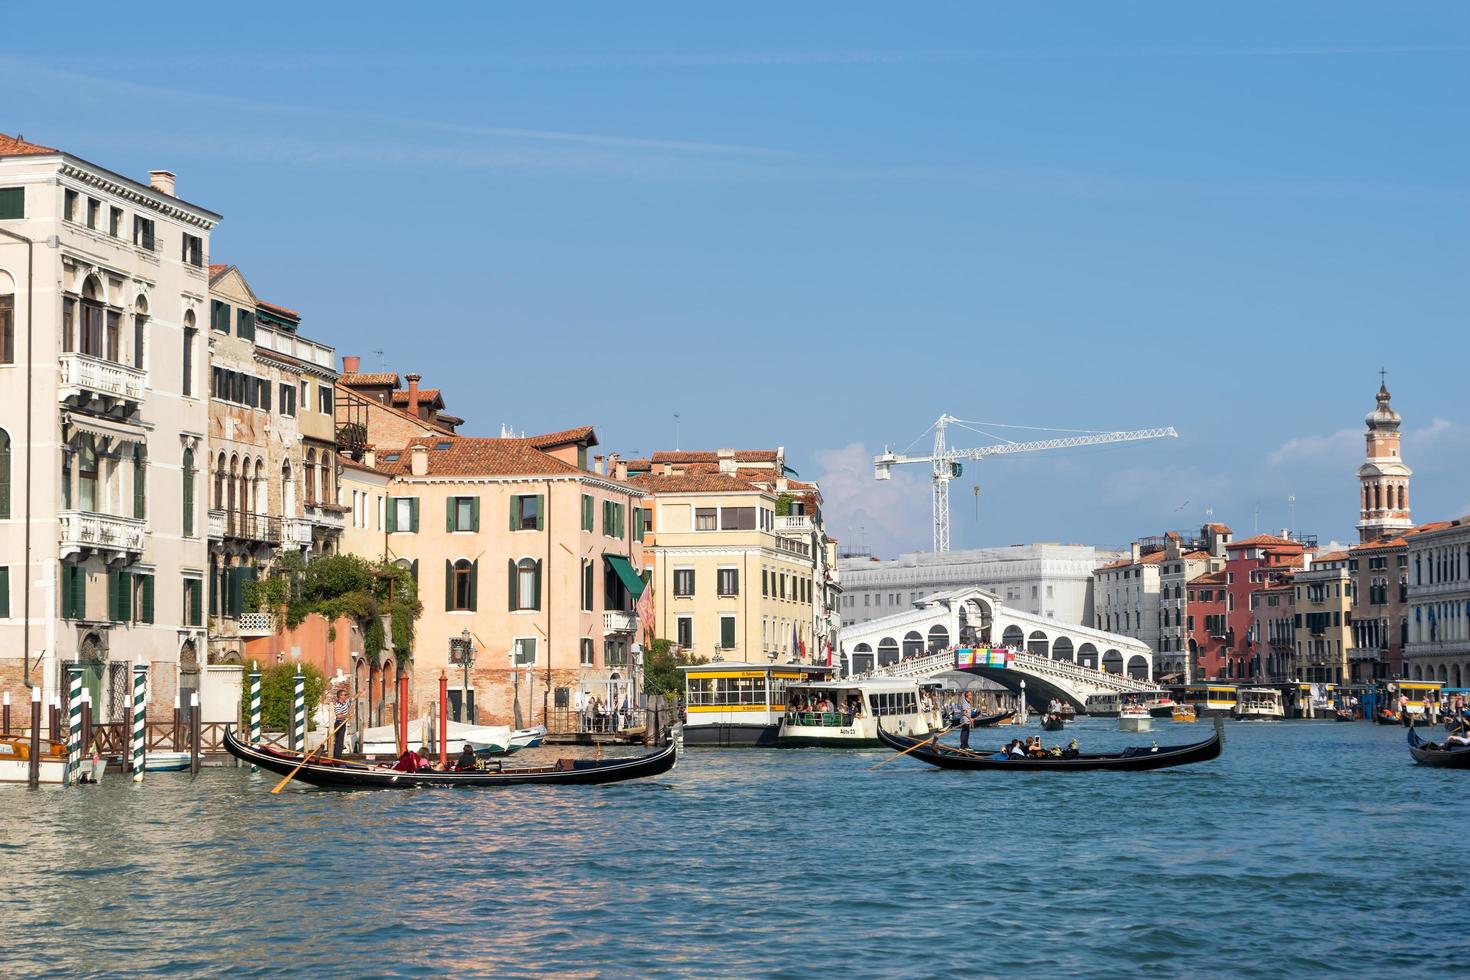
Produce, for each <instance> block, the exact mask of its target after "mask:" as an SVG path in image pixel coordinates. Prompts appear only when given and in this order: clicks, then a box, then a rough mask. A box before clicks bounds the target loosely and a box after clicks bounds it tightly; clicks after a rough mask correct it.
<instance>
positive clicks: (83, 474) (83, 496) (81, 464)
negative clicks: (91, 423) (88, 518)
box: [77, 435, 97, 514]
mask: <svg viewBox="0 0 1470 980" xmlns="http://www.w3.org/2000/svg"><path fill="white" fill-rule="evenodd" d="M77 496H78V497H79V498H80V503H81V509H82V510H84V511H88V512H89V513H94V514H95V513H96V512H97V448H96V446H94V445H93V443H92V437H91V436H90V435H83V436H82V439H81V445H80V446H79V447H78V450H77Z"/></svg>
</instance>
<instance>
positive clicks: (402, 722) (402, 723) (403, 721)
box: [398, 670, 408, 755]
mask: <svg viewBox="0 0 1470 980" xmlns="http://www.w3.org/2000/svg"><path fill="white" fill-rule="evenodd" d="M406 751H408V671H407V670H400V671H399V672H398V754H399V755H402V754H403V753H404V752H406Z"/></svg>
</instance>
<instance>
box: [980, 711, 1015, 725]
mask: <svg viewBox="0 0 1470 980" xmlns="http://www.w3.org/2000/svg"><path fill="white" fill-rule="evenodd" d="M1015 715H1016V713H1015V712H1014V711H1002V712H1001V713H1000V714H998V715H990V716H989V717H987V718H976V719H975V720H974V721H972V722H971V723H970V724H971V725H972V726H973V727H975V728H990V727H992V726H994V725H1004V724H1005V723H1006V722H1008V721H1010V720H1011V719H1012V718H1014V717H1015Z"/></svg>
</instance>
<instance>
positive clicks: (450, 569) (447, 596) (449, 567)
mask: <svg viewBox="0 0 1470 980" xmlns="http://www.w3.org/2000/svg"><path fill="white" fill-rule="evenodd" d="M453 608H454V562H452V561H450V560H449V559H448V558H446V559H444V611H445V612H448V611H449V610H451V609H453Z"/></svg>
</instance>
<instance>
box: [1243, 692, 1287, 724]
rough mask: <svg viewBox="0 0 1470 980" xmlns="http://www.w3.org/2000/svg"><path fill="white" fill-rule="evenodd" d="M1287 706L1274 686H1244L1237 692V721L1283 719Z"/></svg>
mask: <svg viewBox="0 0 1470 980" xmlns="http://www.w3.org/2000/svg"><path fill="white" fill-rule="evenodd" d="M1285 718H1286V708H1285V706H1284V705H1283V704H1282V703H1281V692H1280V691H1278V690H1276V689H1275V688H1274V687H1242V688H1240V690H1239V691H1237V692H1236V702H1235V720H1236V721H1283V720H1285Z"/></svg>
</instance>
